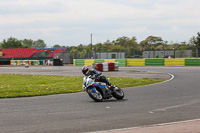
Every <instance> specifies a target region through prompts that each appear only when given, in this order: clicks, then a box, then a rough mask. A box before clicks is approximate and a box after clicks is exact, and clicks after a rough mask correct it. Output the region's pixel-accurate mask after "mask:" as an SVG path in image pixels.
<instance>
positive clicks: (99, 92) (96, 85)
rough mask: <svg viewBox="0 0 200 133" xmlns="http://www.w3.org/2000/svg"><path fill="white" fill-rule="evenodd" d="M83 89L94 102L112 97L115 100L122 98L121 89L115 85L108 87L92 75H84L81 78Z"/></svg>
mask: <svg viewBox="0 0 200 133" xmlns="http://www.w3.org/2000/svg"><path fill="white" fill-rule="evenodd" d="M108 80H109V79H108ZM83 90H84V91H86V92H87V93H88V95H89V96H90V97H91V98H92V99H93V100H94V101H96V102H101V101H103V100H107V99H111V98H112V97H114V98H116V99H117V100H122V99H123V98H124V92H123V91H122V89H120V88H119V87H117V86H114V87H110V86H108V85H106V83H104V82H98V81H96V80H95V77H92V76H85V77H84V78H83Z"/></svg>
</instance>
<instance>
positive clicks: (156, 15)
mask: <svg viewBox="0 0 200 133" xmlns="http://www.w3.org/2000/svg"><path fill="white" fill-rule="evenodd" d="M0 5H1V7H2V8H1V9H0V20H1V21H0V28H1V31H0V41H1V40H3V39H5V38H8V37H10V36H13V37H16V38H18V39H24V38H30V39H43V40H44V41H45V42H46V43H47V45H48V46H53V45H54V44H61V45H79V44H89V43H90V34H91V33H93V34H94V39H93V41H94V43H97V42H105V41H106V40H107V39H110V40H112V39H117V37H121V36H128V37H132V36H136V38H137V39H138V41H141V40H144V39H145V38H146V37H148V36H149V35H156V36H161V37H162V38H163V39H164V40H168V41H171V40H173V41H177V40H178V41H186V40H188V39H189V38H191V37H192V36H193V35H196V33H197V32H198V30H199V29H200V17H199V12H200V9H199V8H198V5H200V1H198V0H190V1H188V0H174V1H173V2H172V1H169V0H139V1H138V0H115V1H111V0H42V1H41V0H29V1H27V0H1V1H0ZM95 34H96V35H99V36H95ZM100 36H101V37H100Z"/></svg>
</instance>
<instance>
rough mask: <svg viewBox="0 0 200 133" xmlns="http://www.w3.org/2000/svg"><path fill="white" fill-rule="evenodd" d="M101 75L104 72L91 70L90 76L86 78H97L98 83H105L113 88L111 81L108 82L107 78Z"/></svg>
mask: <svg viewBox="0 0 200 133" xmlns="http://www.w3.org/2000/svg"><path fill="white" fill-rule="evenodd" d="M101 74H102V72H100V71H97V70H95V69H92V70H89V72H88V74H87V75H86V74H85V76H89V75H90V76H91V77H92V78H95V80H96V81H100V82H104V83H106V84H107V85H108V86H111V85H112V84H111V83H110V82H109V80H107V79H106V77H105V76H100V75H101Z"/></svg>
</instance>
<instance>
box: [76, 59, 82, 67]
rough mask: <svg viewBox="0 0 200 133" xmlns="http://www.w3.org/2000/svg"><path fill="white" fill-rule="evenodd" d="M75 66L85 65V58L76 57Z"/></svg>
mask: <svg viewBox="0 0 200 133" xmlns="http://www.w3.org/2000/svg"><path fill="white" fill-rule="evenodd" d="M74 64H75V66H84V59H74Z"/></svg>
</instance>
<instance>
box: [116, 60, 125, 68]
mask: <svg viewBox="0 0 200 133" xmlns="http://www.w3.org/2000/svg"><path fill="white" fill-rule="evenodd" d="M115 62H119V66H126V59H116V60H115Z"/></svg>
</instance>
